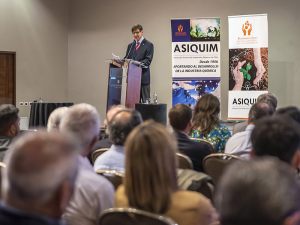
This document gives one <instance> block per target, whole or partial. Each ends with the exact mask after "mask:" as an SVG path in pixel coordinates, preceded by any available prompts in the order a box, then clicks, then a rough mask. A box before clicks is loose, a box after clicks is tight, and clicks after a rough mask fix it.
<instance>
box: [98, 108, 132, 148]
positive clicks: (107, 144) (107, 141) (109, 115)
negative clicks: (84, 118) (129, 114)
mask: <svg viewBox="0 0 300 225" xmlns="http://www.w3.org/2000/svg"><path fill="white" fill-rule="evenodd" d="M124 109H126V108H125V106H123V105H114V106H112V107H111V108H110V109H109V110H108V111H107V114H106V118H105V120H104V127H105V136H106V137H105V138H104V139H102V140H99V141H97V143H96V144H95V146H94V148H93V151H95V150H97V149H99V148H110V147H111V145H112V142H111V140H110V139H109V131H108V124H109V123H110V121H111V119H112V118H113V117H114V115H116V114H117V113H118V112H120V111H122V110H124Z"/></svg>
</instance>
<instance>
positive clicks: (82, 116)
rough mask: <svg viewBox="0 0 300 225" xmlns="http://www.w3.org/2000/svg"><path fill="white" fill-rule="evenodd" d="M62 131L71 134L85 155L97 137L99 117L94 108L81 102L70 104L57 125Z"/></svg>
mask: <svg viewBox="0 0 300 225" xmlns="http://www.w3.org/2000/svg"><path fill="white" fill-rule="evenodd" d="M59 128H60V130H61V131H62V132H66V133H68V134H71V135H72V136H73V137H74V138H75V139H76V140H77V141H78V144H79V145H80V147H81V150H82V152H81V153H82V154H84V155H87V154H88V153H89V151H90V150H91V148H92V147H93V146H91V145H93V143H94V142H95V141H96V140H97V139H98V135H99V130H100V118H99V114H98V112H97V110H96V108H95V107H94V106H92V105H89V104H86V103H81V104H77V105H74V106H71V107H70V108H69V110H68V112H67V113H66V114H65V116H64V117H63V118H62V120H61V124H60V126H59Z"/></svg>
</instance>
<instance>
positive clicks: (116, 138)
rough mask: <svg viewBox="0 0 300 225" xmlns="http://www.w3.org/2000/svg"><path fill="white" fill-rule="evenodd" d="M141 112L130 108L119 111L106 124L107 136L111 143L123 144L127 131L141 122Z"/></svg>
mask: <svg viewBox="0 0 300 225" xmlns="http://www.w3.org/2000/svg"><path fill="white" fill-rule="evenodd" d="M142 121H143V120H142V116H141V114H140V113H139V112H138V111H136V110H132V109H124V110H122V111H119V112H118V113H117V114H115V116H114V117H113V118H112V119H111V121H110V123H109V124H108V129H109V137H110V139H111V141H112V143H113V144H115V145H124V143H125V140H126V138H127V136H128V135H129V133H130V132H131V131H132V130H133V128H135V127H136V126H138V125H139V124H140V123H142Z"/></svg>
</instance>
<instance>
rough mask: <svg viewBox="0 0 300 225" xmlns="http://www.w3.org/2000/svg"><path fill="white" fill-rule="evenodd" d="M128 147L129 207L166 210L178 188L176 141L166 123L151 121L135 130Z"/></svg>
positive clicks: (127, 182) (126, 167)
mask: <svg viewBox="0 0 300 225" xmlns="http://www.w3.org/2000/svg"><path fill="white" fill-rule="evenodd" d="M125 149H126V150H125V152H126V157H125V158H126V162H125V180H124V184H125V191H126V194H127V196H128V201H129V206H131V207H136V208H138V209H142V210H146V211H150V212H153V213H159V214H162V213H165V212H166V211H167V210H168V208H169V206H170V202H171V194H172V193H173V192H174V191H176V190H177V176H176V155H175V151H176V141H175V140H174V139H173V137H172V136H171V135H170V134H169V133H168V131H167V130H166V128H165V127H164V126H163V125H161V124H159V123H156V122H153V121H147V122H145V123H143V124H141V125H139V126H138V127H137V128H135V129H134V130H133V131H132V132H131V134H130V135H129V137H128V139H127V141H126V144H125Z"/></svg>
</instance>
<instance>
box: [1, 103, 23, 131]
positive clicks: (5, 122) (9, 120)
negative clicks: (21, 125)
mask: <svg viewBox="0 0 300 225" xmlns="http://www.w3.org/2000/svg"><path fill="white" fill-rule="evenodd" d="M18 113H19V109H18V108H16V107H15V106H14V105H11V104H2V105H0V135H4V136H5V135H6V132H7V131H8V129H9V127H10V126H11V125H12V124H13V123H15V122H16V121H17V120H18V118H19V115H18Z"/></svg>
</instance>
